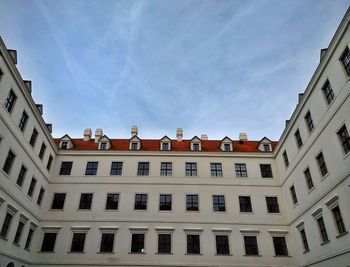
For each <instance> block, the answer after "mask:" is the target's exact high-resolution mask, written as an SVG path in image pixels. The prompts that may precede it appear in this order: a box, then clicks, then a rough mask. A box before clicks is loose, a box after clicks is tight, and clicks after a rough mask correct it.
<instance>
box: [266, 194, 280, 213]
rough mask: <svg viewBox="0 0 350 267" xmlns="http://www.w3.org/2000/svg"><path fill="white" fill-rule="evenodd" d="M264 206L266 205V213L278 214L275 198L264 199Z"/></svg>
mask: <svg viewBox="0 0 350 267" xmlns="http://www.w3.org/2000/svg"><path fill="white" fill-rule="evenodd" d="M266 205H267V212H268V213H279V212H280V208H279V205H278V200H277V197H266Z"/></svg>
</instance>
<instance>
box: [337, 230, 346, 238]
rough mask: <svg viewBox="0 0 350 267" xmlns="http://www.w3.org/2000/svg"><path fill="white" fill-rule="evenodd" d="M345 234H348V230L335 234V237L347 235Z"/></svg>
mask: <svg viewBox="0 0 350 267" xmlns="http://www.w3.org/2000/svg"><path fill="white" fill-rule="evenodd" d="M347 234H348V231H346V232H344V233H341V234H339V235H337V236H336V238H340V237H342V236H344V235H347Z"/></svg>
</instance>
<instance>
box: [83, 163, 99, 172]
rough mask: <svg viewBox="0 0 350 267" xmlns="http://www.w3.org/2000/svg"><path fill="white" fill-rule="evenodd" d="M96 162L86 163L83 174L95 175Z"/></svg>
mask: <svg viewBox="0 0 350 267" xmlns="http://www.w3.org/2000/svg"><path fill="white" fill-rule="evenodd" d="M97 167H98V162H96V161H89V162H88V163H87V164H86V170H85V175H96V174H97Z"/></svg>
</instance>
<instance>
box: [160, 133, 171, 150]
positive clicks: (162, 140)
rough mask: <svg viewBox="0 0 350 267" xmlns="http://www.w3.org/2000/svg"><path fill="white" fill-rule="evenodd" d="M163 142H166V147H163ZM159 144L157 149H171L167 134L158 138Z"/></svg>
mask: <svg viewBox="0 0 350 267" xmlns="http://www.w3.org/2000/svg"><path fill="white" fill-rule="evenodd" d="M163 144H168V149H163ZM159 145H160V147H159V150H161V151H171V139H170V138H169V137H168V136H166V135H165V136H164V137H163V138H162V139H160V142H159Z"/></svg>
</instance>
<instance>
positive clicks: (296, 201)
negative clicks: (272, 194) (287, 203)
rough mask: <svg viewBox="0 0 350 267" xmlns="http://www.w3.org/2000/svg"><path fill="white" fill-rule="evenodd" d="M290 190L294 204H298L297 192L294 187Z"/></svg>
mask: <svg viewBox="0 0 350 267" xmlns="http://www.w3.org/2000/svg"><path fill="white" fill-rule="evenodd" d="M289 190H290V194H291V196H292V200H293V203H294V204H297V203H298V198H297V194H296V192H295V188H294V185H293V186H292V187H291V188H290V189H289Z"/></svg>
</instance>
